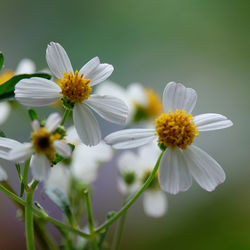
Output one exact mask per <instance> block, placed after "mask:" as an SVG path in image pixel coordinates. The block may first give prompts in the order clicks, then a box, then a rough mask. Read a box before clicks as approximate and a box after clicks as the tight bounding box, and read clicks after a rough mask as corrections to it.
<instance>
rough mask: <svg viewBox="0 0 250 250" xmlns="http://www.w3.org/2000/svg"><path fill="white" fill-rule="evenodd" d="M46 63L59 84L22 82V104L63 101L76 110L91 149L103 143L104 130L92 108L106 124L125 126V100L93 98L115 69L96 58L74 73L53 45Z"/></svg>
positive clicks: (19, 90)
mask: <svg viewBox="0 0 250 250" xmlns="http://www.w3.org/2000/svg"><path fill="white" fill-rule="evenodd" d="M46 59H47V63H48V66H49V68H50V70H51V72H52V73H53V74H54V75H55V76H56V77H57V78H58V79H60V81H59V83H58V84H56V83H55V82H53V81H51V80H47V79H44V78H38V77H34V78H30V79H23V80H21V81H20V82H19V83H18V84H17V85H16V86H15V97H16V99H17V100H18V101H19V102H20V103H22V104H24V105H27V106H46V105H50V104H52V103H55V102H56V101H57V100H59V99H61V98H62V101H63V103H64V105H65V106H67V107H68V108H72V109H73V120H74V125H75V127H76V130H77V133H78V135H79V137H80V138H81V140H82V142H83V143H84V144H86V145H90V146H93V145H97V144H98V143H99V142H100V140H101V130H100V127H99V124H98V122H97V120H96V118H95V116H94V115H93V113H92V111H91V110H90V109H89V108H91V109H93V110H94V111H95V112H96V113H97V114H99V115H100V116H101V117H102V118H104V119H106V120H107V121H110V122H113V123H116V124H124V123H125V122H126V118H127V113H128V108H127V106H126V105H125V103H124V102H123V101H122V100H120V99H118V98H116V97H113V96H111V95H104V96H101V95H90V93H91V91H92V87H93V86H95V85H97V84H98V83H100V82H102V81H104V80H106V79H107V78H108V77H109V76H110V75H111V73H112V72H113V70H114V68H113V66H112V65H110V64H105V63H104V64H101V63H100V60H99V58H98V57H94V58H93V59H92V60H90V61H89V62H88V63H86V64H85V65H84V66H83V67H82V68H81V69H80V70H79V71H77V70H76V71H75V72H74V71H73V68H72V66H71V62H70V60H69V57H68V55H67V53H66V51H65V50H64V48H63V47H62V46H61V45H60V44H58V43H53V42H51V43H50V44H49V45H48V48H47V51H46ZM111 93H112V92H111Z"/></svg>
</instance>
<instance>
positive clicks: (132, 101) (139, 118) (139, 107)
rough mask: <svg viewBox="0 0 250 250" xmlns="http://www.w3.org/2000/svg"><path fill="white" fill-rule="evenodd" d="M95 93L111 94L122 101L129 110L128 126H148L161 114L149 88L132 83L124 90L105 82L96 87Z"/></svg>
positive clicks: (158, 99) (152, 91)
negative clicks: (135, 124)
mask: <svg viewBox="0 0 250 250" xmlns="http://www.w3.org/2000/svg"><path fill="white" fill-rule="evenodd" d="M96 92H97V93H102V94H108V93H110V92H112V93H113V95H115V96H116V97H119V98H120V99H122V100H123V101H124V102H125V103H126V104H127V105H128V108H129V113H128V120H127V123H128V124H131V123H142V122H143V123H144V124H145V125H146V126H148V125H149V124H152V120H153V119H155V118H156V117H157V116H158V115H159V114H161V113H162V112H163V107H162V103H161V99H160V97H159V96H158V94H157V93H156V92H155V91H154V90H153V89H151V88H145V87H143V86H142V85H141V84H140V83H132V84H130V85H129V86H128V87H127V88H126V89H124V88H122V87H121V86H119V85H118V84H116V83H113V82H111V81H106V82H104V83H103V84H102V85H100V86H98V87H97V89H96ZM145 122H146V123H145ZM151 126H152V125H151Z"/></svg>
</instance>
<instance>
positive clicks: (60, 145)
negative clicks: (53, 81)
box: [6, 113, 71, 180]
mask: <svg viewBox="0 0 250 250" xmlns="http://www.w3.org/2000/svg"><path fill="white" fill-rule="evenodd" d="M61 120H62V118H61V116H60V115H59V114H58V113H53V114H51V115H50V116H49V117H48V119H47V120H46V122H45V126H44V127H41V126H40V124H39V122H38V121H37V120H35V121H33V122H32V127H33V130H34V132H33V133H31V138H32V142H30V143H20V144H17V145H14V146H13V147H12V149H11V150H10V152H9V154H8V159H9V160H12V161H15V162H23V161H25V160H26V159H28V158H29V157H31V160H30V166H31V169H32V173H33V176H34V177H35V178H36V179H37V180H46V178H47V177H48V174H49V171H50V168H51V165H53V161H54V159H55V157H56V153H59V154H60V155H61V156H63V157H65V158H68V157H70V155H71V148H70V146H69V145H67V144H66V142H65V141H63V140H62V139H63V138H62V136H61V134H59V133H57V131H56V130H57V128H58V126H59V125H60V122H61ZM6 140H9V143H10V142H12V141H13V140H10V139H7V138H6Z"/></svg>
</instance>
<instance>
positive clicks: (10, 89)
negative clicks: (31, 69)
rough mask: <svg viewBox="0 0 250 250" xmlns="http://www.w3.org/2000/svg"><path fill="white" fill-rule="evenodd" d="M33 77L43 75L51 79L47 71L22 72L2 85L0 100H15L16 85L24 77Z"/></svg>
mask: <svg viewBox="0 0 250 250" xmlns="http://www.w3.org/2000/svg"><path fill="white" fill-rule="evenodd" d="M31 77H42V78H46V79H50V78H51V76H50V75H48V74H45V73H36V74H22V75H16V76H13V77H12V78H11V79H10V80H8V81H7V82H5V83H3V84H2V85H0V101H7V100H14V90H15V85H16V84H17V83H18V82H19V81H20V80H22V79H25V78H31Z"/></svg>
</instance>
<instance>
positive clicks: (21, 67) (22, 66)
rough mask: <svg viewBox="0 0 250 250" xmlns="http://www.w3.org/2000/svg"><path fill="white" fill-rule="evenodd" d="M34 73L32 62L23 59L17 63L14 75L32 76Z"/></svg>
mask: <svg viewBox="0 0 250 250" xmlns="http://www.w3.org/2000/svg"><path fill="white" fill-rule="evenodd" d="M35 71H36V65H35V63H34V62H33V61H32V60H30V59H28V58H24V59H22V60H21V61H20V62H19V63H18V65H17V69H16V71H15V74H16V75H20V74H32V73H34V72H35Z"/></svg>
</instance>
